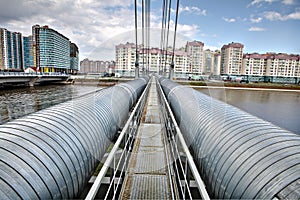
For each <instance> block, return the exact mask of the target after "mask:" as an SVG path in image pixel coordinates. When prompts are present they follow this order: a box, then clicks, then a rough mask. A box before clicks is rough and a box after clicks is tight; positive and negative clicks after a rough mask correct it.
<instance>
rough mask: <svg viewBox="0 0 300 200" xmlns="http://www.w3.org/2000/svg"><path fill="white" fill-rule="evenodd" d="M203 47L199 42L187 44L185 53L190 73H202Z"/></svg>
mask: <svg viewBox="0 0 300 200" xmlns="http://www.w3.org/2000/svg"><path fill="white" fill-rule="evenodd" d="M203 47H204V43H203V42H200V41H196V40H195V41H192V42H187V43H186V46H185V51H186V52H187V54H188V59H189V64H190V71H189V72H191V73H197V74H202V73H203Z"/></svg>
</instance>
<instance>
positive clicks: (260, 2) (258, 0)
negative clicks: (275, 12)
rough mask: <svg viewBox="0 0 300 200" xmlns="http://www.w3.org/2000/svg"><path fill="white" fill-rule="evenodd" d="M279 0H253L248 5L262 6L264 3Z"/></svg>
mask: <svg viewBox="0 0 300 200" xmlns="http://www.w3.org/2000/svg"><path fill="white" fill-rule="evenodd" d="M275 1H278V0H253V1H252V2H251V3H250V4H249V5H248V6H254V5H256V4H257V5H258V6H261V4H262V3H273V2H275Z"/></svg>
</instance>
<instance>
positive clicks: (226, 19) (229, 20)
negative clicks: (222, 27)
mask: <svg viewBox="0 0 300 200" xmlns="http://www.w3.org/2000/svg"><path fill="white" fill-rule="evenodd" d="M223 20H224V21H225V22H229V23H232V22H236V19H234V18H226V17H223Z"/></svg>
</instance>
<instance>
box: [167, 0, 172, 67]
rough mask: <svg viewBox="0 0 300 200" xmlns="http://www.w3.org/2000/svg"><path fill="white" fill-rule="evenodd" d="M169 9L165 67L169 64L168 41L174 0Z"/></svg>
mask: <svg viewBox="0 0 300 200" xmlns="http://www.w3.org/2000/svg"><path fill="white" fill-rule="evenodd" d="M169 1H170V2H169V10H168V28H167V39H166V56H165V58H166V59H165V69H166V66H167V60H168V43H169V30H170V18H171V5H172V0H169Z"/></svg>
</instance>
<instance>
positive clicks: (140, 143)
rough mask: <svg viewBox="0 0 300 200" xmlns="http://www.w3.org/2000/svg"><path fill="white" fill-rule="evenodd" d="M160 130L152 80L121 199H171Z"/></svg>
mask: <svg viewBox="0 0 300 200" xmlns="http://www.w3.org/2000/svg"><path fill="white" fill-rule="evenodd" d="M163 127H164V126H163V124H162V123H161V114H160V106H159V100H158V93H157V88H156V81H155V77H153V78H152V80H151V86H150V91H149V96H148V99H147V102H146V105H145V110H144V114H143V117H142V122H141V124H140V126H139V129H138V133H137V136H136V141H135V144H134V147H133V151H132V155H131V157H130V160H129V165H128V171H127V174H126V176H125V180H124V185H123V188H122V192H121V196H120V198H121V199H170V198H171V191H170V184H169V180H170V178H169V176H168V169H167V166H168V165H167V160H166V154H165V147H164V137H163V131H164V130H163Z"/></svg>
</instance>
